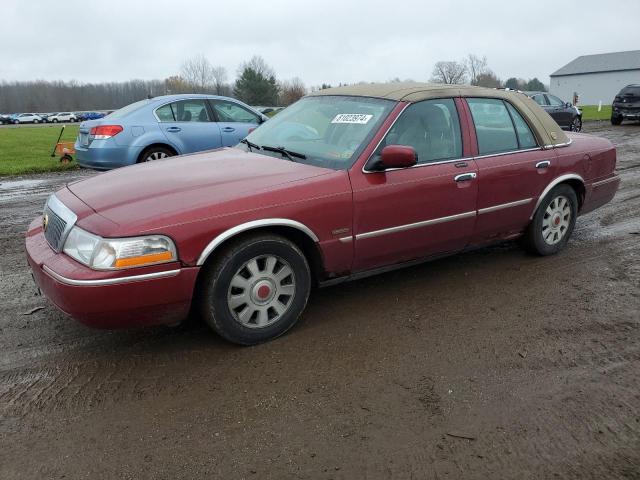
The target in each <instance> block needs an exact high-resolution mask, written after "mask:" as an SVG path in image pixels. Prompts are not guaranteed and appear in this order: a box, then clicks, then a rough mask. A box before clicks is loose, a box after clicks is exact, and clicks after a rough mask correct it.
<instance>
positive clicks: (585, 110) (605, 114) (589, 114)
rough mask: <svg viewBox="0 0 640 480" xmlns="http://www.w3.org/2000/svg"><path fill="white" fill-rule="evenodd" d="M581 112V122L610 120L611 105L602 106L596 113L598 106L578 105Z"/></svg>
mask: <svg viewBox="0 0 640 480" xmlns="http://www.w3.org/2000/svg"><path fill="white" fill-rule="evenodd" d="M578 108H579V109H580V110H582V121H583V122H587V121H589V120H609V119H611V105H602V110H600V111H598V105H578Z"/></svg>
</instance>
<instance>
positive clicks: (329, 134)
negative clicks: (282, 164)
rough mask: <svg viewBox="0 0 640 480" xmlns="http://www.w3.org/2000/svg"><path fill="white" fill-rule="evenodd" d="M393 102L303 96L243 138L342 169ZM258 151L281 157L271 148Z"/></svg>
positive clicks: (356, 98)
mask: <svg viewBox="0 0 640 480" xmlns="http://www.w3.org/2000/svg"><path fill="white" fill-rule="evenodd" d="M394 105H395V102H393V101H391V100H384V99H379V98H368V97H349V96H329V95H326V96H322V95H320V96H311V97H305V98H303V99H302V100H300V101H298V102H296V103H294V104H293V105H291V106H290V107H288V108H286V109H285V110H283V111H282V112H280V113H278V114H277V115H276V116H275V117H273V118H272V119H271V120H269V121H268V122H266V123H264V124H263V125H261V126H260V127H259V128H258V129H256V130H255V131H253V132H252V133H251V134H249V135H248V136H247V140H248V141H249V142H251V144H254V145H257V146H260V147H273V148H284V149H286V150H290V151H292V152H296V153H300V154H302V155H303V156H305V157H306V158H300V157H295V161H299V162H302V163H308V164H311V165H317V166H320V167H327V168H333V169H345V168H349V167H350V166H351V165H352V164H353V162H354V161H355V160H356V158H357V157H358V155H359V154H360V152H362V150H363V149H364V147H366V145H367V144H368V143H369V142H370V141H371V138H372V137H373V135H374V134H375V132H376V131H377V130H378V128H379V126H380V125H381V123H382V122H383V121H384V119H385V118H386V117H387V115H388V114H389V112H390V111H391V109H392V108H393V107H394ZM243 148H249V147H248V146H246V145H244V146H243ZM260 153H264V154H265V155H271V156H281V154H280V153H278V152H274V151H261V152H260Z"/></svg>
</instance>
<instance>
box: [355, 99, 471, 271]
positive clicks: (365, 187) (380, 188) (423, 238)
mask: <svg viewBox="0 0 640 480" xmlns="http://www.w3.org/2000/svg"><path fill="white" fill-rule="evenodd" d="M459 118H460V115H459V113H458V110H457V108H456V103H455V102H454V100H453V99H451V98H445V99H437V100H427V101H423V102H418V103H414V104H411V105H410V106H408V107H407V108H406V109H405V110H404V112H403V113H402V114H401V115H400V117H399V118H398V120H397V121H396V122H395V123H394V125H393V126H392V127H391V128H390V130H389V132H388V133H387V134H386V136H385V138H384V139H383V140H382V141H381V143H380V145H379V146H378V147H377V148H376V151H375V152H374V154H373V156H372V158H371V159H370V161H369V162H368V165H370V164H371V163H372V162H375V157H376V156H377V155H380V153H381V151H382V149H383V148H384V147H385V146H387V145H406V146H410V147H413V148H414V149H415V150H416V153H417V155H418V164H417V165H416V166H414V167H412V168H405V169H396V170H388V171H385V172H377V171H368V170H367V167H366V166H365V168H364V169H363V170H355V171H352V172H351V173H350V177H351V182H352V185H353V199H354V228H353V230H354V231H353V233H354V237H353V238H354V240H355V257H354V266H353V270H354V271H363V270H370V269H373V268H376V267H382V266H385V265H392V264H397V263H401V262H404V261H408V260H412V259H417V258H422V257H426V256H430V255H434V254H438V253H444V252H455V251H458V250H461V249H463V248H464V247H465V246H466V245H467V242H468V241H469V239H470V237H471V234H472V231H473V226H474V223H475V216H476V196H477V192H478V181H477V173H478V172H477V168H476V166H475V162H474V161H473V160H471V159H468V158H467V159H466V158H464V157H465V154H464V153H463V141H462V135H463V133H464V132H465V129H463V128H461V124H460V120H459ZM465 148H466V146H465Z"/></svg>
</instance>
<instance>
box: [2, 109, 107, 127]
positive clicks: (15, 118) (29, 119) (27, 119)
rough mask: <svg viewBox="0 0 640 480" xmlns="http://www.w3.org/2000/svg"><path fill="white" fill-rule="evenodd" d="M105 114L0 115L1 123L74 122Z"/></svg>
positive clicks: (101, 116) (100, 116)
mask: <svg viewBox="0 0 640 480" xmlns="http://www.w3.org/2000/svg"><path fill="white" fill-rule="evenodd" d="M105 115H106V114H105V113H103V112H58V113H14V114H11V115H9V114H6V115H0V124H3V125H6V124H15V125H18V124H21V123H62V122H66V123H73V122H81V121H83V120H96V119H99V118H103V117H104V116H105Z"/></svg>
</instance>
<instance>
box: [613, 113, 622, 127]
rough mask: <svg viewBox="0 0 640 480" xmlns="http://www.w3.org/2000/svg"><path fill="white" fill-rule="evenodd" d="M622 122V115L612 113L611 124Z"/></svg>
mask: <svg viewBox="0 0 640 480" xmlns="http://www.w3.org/2000/svg"><path fill="white" fill-rule="evenodd" d="M621 123H622V115H612V116H611V125H620V124H621Z"/></svg>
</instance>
